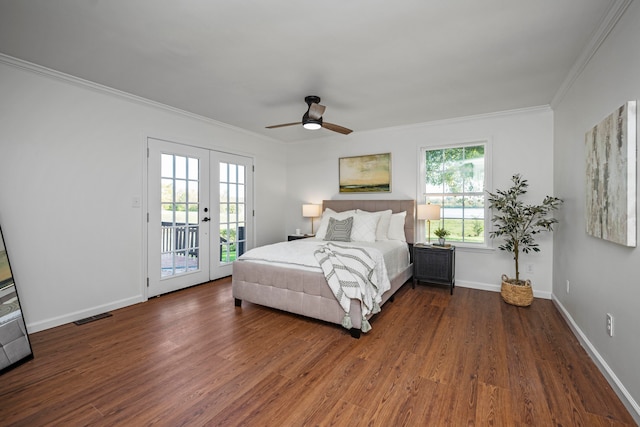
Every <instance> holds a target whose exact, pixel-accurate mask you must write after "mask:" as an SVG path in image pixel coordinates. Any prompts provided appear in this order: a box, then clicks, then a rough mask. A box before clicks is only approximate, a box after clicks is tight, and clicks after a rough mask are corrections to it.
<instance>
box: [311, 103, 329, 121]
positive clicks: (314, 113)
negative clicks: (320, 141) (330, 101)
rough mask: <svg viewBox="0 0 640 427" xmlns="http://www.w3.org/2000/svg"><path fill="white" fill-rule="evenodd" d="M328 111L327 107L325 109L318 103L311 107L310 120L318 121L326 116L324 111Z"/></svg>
mask: <svg viewBox="0 0 640 427" xmlns="http://www.w3.org/2000/svg"><path fill="white" fill-rule="evenodd" d="M326 109H327V107H325V106H324V105H320V104H316V103H313V104H311V105H309V118H310V119H314V120H318V119H319V118H320V117H322V115H323V114H324V110H326Z"/></svg>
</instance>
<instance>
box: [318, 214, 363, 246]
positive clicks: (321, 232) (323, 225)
mask: <svg viewBox="0 0 640 427" xmlns="http://www.w3.org/2000/svg"><path fill="white" fill-rule="evenodd" d="M355 214H356V211H355V210H353V209H352V210H350V211H344V212H336V211H334V210H333V209H331V208H326V209H325V210H324V212H323V214H322V219H321V220H320V225H319V226H318V230H317V231H316V238H318V239H324V236H325V235H326V234H327V227H328V226H329V218H335V219H337V220H338V221H342V220H343V219H347V218H349V217H350V216H354V215H355Z"/></svg>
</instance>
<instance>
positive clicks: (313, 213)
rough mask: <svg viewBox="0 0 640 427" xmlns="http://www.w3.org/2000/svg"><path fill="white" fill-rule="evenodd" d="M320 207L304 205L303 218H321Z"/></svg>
mask: <svg viewBox="0 0 640 427" xmlns="http://www.w3.org/2000/svg"><path fill="white" fill-rule="evenodd" d="M320 209H321V206H320V205H302V216H303V217H305V218H317V217H319V216H320Z"/></svg>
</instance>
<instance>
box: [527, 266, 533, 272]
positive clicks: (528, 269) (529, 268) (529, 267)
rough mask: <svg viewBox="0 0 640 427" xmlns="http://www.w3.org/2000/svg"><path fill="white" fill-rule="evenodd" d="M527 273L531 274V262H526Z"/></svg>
mask: <svg viewBox="0 0 640 427" xmlns="http://www.w3.org/2000/svg"><path fill="white" fill-rule="evenodd" d="M527 273H529V274H533V264H527Z"/></svg>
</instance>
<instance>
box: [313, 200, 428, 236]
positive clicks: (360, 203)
mask: <svg viewBox="0 0 640 427" xmlns="http://www.w3.org/2000/svg"><path fill="white" fill-rule="evenodd" d="M326 208H330V209H333V210H334V211H336V212H342V211H348V210H350V209H362V210H363V211H368V212H377V211H384V210H387V209H391V212H393V213H398V212H403V211H404V212H407V216H406V218H405V220H404V234H405V236H406V237H407V243H414V239H415V237H414V236H415V225H416V222H415V212H416V201H415V200H323V201H322V211H323V212H324V210H325V209H326Z"/></svg>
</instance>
